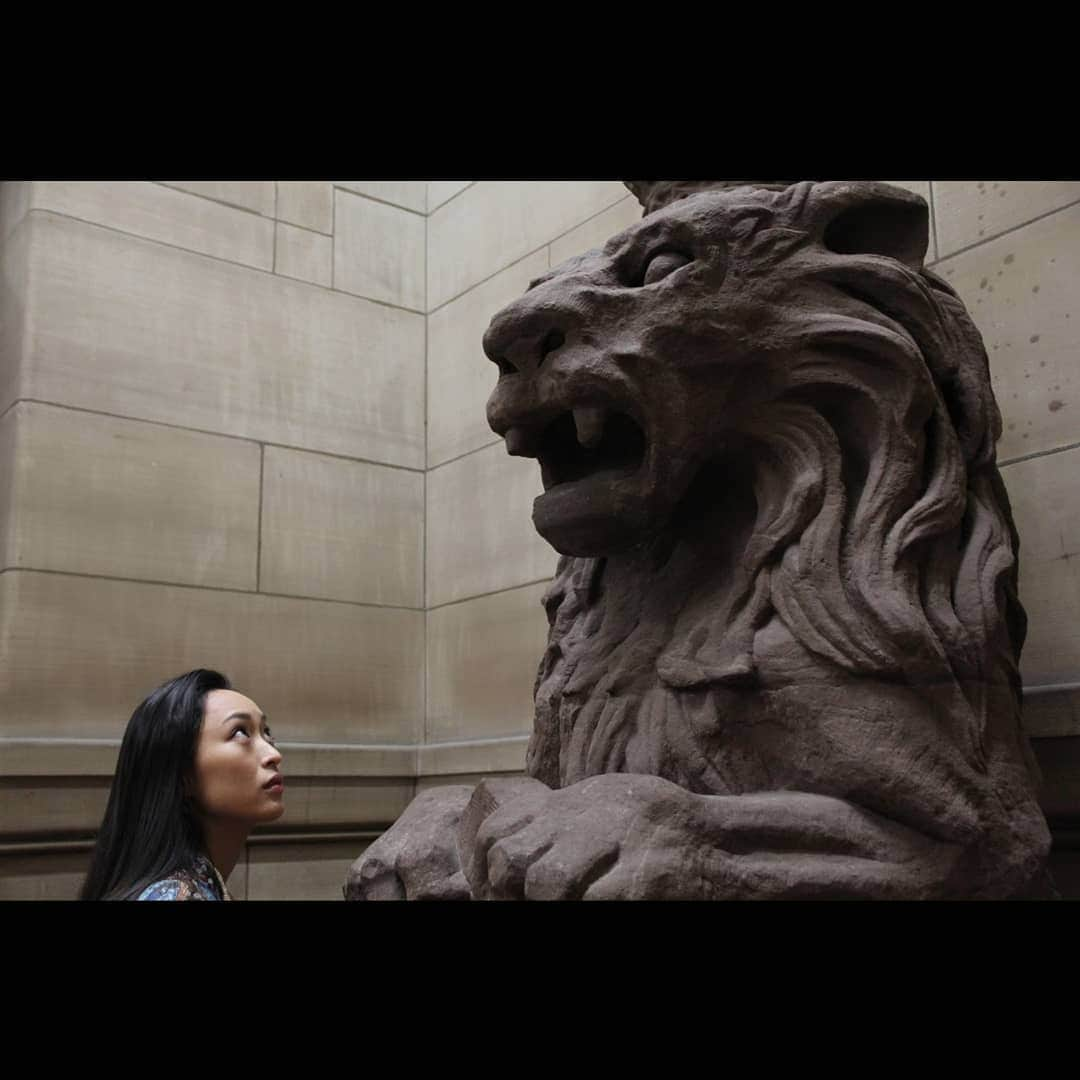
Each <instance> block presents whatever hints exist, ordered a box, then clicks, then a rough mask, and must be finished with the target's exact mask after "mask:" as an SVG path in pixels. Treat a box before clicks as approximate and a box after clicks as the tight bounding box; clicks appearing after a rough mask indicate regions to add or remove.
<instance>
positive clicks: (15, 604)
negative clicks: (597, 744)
mask: <svg viewBox="0 0 1080 1080" xmlns="http://www.w3.org/2000/svg"><path fill="white" fill-rule="evenodd" d="M905 186H907V187H910V188H911V189H912V190H915V191H918V192H919V193H920V194H922V195H923V196H924V197H926V198H927V199H928V200H929V201H930V203H931V206H932V214H933V216H932V224H933V236H932V241H931V252H930V259H931V260H932V261H933V264H934V265H935V267H936V269H937V270H938V272H939V273H941V274H942V275H944V276H945V277H946V279H947V280H949V281H950V282H952V283H953V285H954V286H955V287H956V288H957V289H958V290H959V292H960V293H961V295H962V296H963V298H964V299H965V301H966V302H967V304H968V305H969V308H970V310H971V311H972V313H973V315H974V317H975V320H976V322H977V324H978V326H979V328H980V330H981V331H982V333H983V335H984V337H985V339H986V343H987V349H988V351H989V354H990V359H991V366H992V372H993V376H994V382H995V387H996V391H997V394H998V399H999V402H1000V404H1001V407H1002V411H1003V413H1004V419H1005V433H1004V436H1003V439H1002V441H1001V444H1000V446H999V457H1000V460H1001V461H1002V462H1003V463H1004V467H1003V475H1004V476H1005V479H1006V482H1007V484H1008V486H1009V490H1010V493H1011V496H1012V498H1013V501H1014V509H1015V512H1016V517H1017V522H1018V526H1019V528H1020V533H1021V538H1022V545H1023V547H1022V567H1023V569H1022V574H1021V589H1022V593H1021V595H1022V599H1023V600H1024V603H1025V604H1026V606H1027V608H1028V612H1029V616H1030V618H1031V630H1030V635H1029V643H1028V647H1027V649H1026V650H1025V654H1024V665H1023V670H1024V675H1025V680H1026V682H1027V684H1028V697H1027V701H1026V722H1027V724H1028V727H1029V729H1030V731H1031V733H1032V734H1033V735H1034V736H1036V737H1037V739H1036V747H1037V750H1038V752H1039V755H1040V759H1041V761H1042V762H1043V766H1044V770H1045V771H1046V773H1047V779H1048V800H1049V801H1048V804H1047V807H1048V810H1049V811H1050V812H1051V814H1052V815H1057V817H1059V818H1060V819H1061V820H1062V821H1067V819H1068V818H1069V816H1070V815H1072V816H1076V815H1077V814H1080V797H1078V796H1077V781H1078V778H1080V750H1078V749H1077V747H1078V744H1080V695H1078V693H1077V690H1076V687H1077V686H1078V685H1080V620H1078V619H1077V615H1076V613H1077V611H1080V571H1078V570H1077V566H1078V565H1080V559H1078V558H1077V556H1080V494H1078V489H1077V486H1076V483H1075V481H1072V482H1071V483H1070V480H1071V479H1072V477H1074V476H1075V475H1077V469H1078V454H1080V393H1078V391H1080V375H1078V371H1080V367H1078V364H1077V350H1078V343H1080V331H1078V326H1080V323H1078V320H1080V311H1078V305H1077V300H1076V298H1077V296H1078V295H1080V183H1077V182H1039V181H997V182H995V181H913V182H905ZM639 217H640V208H639V207H638V206H637V204H636V202H635V201H634V200H633V198H632V197H630V196H629V195H627V193H626V190H625V188H623V187H622V186H621V184H619V183H618V182H616V181H588V182H586V181H572V182H570V181H475V182H467V181H431V182H426V183H425V182H423V181H365V182H360V181H304V182H288V181H277V182H274V181H266V182H255V181H215V182H211V181H202V182H197V183H194V182H182V183H181V182H165V183H116V182H113V183H70V182H62V183H61V182H35V183H33V184H23V183H15V184H13V183H6V184H3V185H2V186H0V242H2V244H3V250H2V260H3V271H2V274H3V276H2V282H3V292H2V293H0V556H2V557H3V563H2V568H0V569H2V572H0V807H2V811H0V821H2V822H3V825H2V830H3V835H2V836H0V896H33V895H47V896H66V895H72V893H73V891H74V889H75V888H76V886H77V882H78V880H79V876H80V874H81V872H82V867H83V866H84V865H85V850H86V842H87V839H88V837H89V836H90V835H91V833H92V830H93V829H94V827H96V825H97V824H98V822H99V821H100V815H101V812H102V809H103V807H104V800H105V797H106V795H107V791H108V782H109V776H110V775H111V771H112V766H113V763H114V761H115V751H116V745H117V741H118V739H119V735H120V732H121V731H122V730H123V726H124V723H125V722H126V719H127V716H128V714H129V713H130V711H131V708H132V707H133V706H134V704H135V703H136V702H137V701H138V700H139V699H140V698H141V697H142V696H143V695H144V694H145V693H146V692H147V691H148V690H149V689H150V688H151V687H152V686H154V685H156V684H157V683H158V682H160V681H161V680H162V679H163V678H165V677H167V676H168V675H171V674H175V673H177V672H179V671H182V670H185V669H186V668H189V667H193V666H196V665H199V664H204V665H208V666H215V667H220V668H221V669H222V670H224V671H226V672H227V673H228V674H229V675H230V676H231V677H232V678H233V679H234V681H235V683H236V685H237V686H238V688H240V689H243V690H246V691H247V692H249V693H251V694H252V695H253V696H254V697H255V698H256V699H257V700H258V701H260V703H261V704H262V705H263V706H264V708H266V709H267V712H268V713H269V714H270V716H271V720H272V722H273V723H274V724H275V727H276V728H277V730H278V732H279V734H282V735H283V737H284V740H285V771H286V773H287V775H288V777H289V787H288V790H287V793H286V803H287V811H286V814H285V816H284V817H283V818H282V820H281V822H280V823H279V824H278V825H277V826H275V827H274V828H273V829H268V830H265V831H262V832H260V833H258V834H256V836H255V837H253V840H252V843H251V845H250V848H249V853H248V858H247V859H246V861H245V862H244V863H243V864H242V865H241V866H240V867H239V868H238V869H237V872H236V874H234V876H233V879H232V881H231V883H230V884H231V886H232V888H233V889H234V891H235V892H237V893H238V895H247V896H250V897H252V898H257V897H277V896H282V897H284V896H289V897H293V896H295V897H301V896H312V897H316V896H318V897H323V896H325V897H328V898H329V897H334V896H337V895H339V888H340V883H341V881H342V879H343V877H344V869H345V867H346V866H347V864H348V863H349V862H350V861H351V860H352V859H353V858H354V857H355V856H356V855H357V854H359V853H360V851H361V850H362V848H363V845H364V843H365V842H366V840H367V838H368V837H370V836H371V835H372V834H374V833H377V832H378V830H380V829H381V828H383V827H384V826H385V825H386V824H388V823H389V822H390V821H392V820H393V818H394V817H395V816H396V814H397V813H399V812H400V810H401V809H402V808H403V807H404V805H405V804H406V803H407V802H408V800H409V799H410V798H411V796H412V794H413V793H414V791H415V790H416V787H417V786H418V785H419V786H426V785H430V784H435V783H446V782H453V781H454V780H456V779H458V778H467V777H471V776H474V775H476V774H479V773H484V772H492V771H517V770H520V769H521V767H522V763H523V760H524V749H525V743H526V740H527V735H528V731H529V730H530V727H531V722H532V707H531V691H532V684H533V678H534V675H535V670H536V664H537V661H538V659H539V656H540V653H541V650H542V648H543V642H544V638H545V634H546V621H545V619H544V615H543V611H542V609H541V608H540V606H539V598H540V595H541V594H542V592H543V590H544V587H545V584H546V582H547V580H548V579H549V578H550V576H551V574H552V572H553V570H554V566H555V561H556V555H555V553H554V552H553V551H551V549H550V548H549V547H547V545H546V544H545V543H544V542H543V541H542V540H541V539H540V538H539V537H538V536H537V535H536V533H535V532H534V531H533V529H532V526H531V523H530V511H531V502H532V499H533V497H534V496H535V495H536V494H537V493H538V492H539V490H540V485H539V475H538V469H537V467H536V464H535V462H531V461H526V460H522V459H518V458H510V457H508V456H507V455H506V453H505V450H504V449H503V447H502V446H501V444H500V443H499V442H498V440H497V439H496V437H495V436H494V435H493V434H492V433H491V431H490V430H489V429H488V427H487V424H486V420H485V418H484V403H485V400H486V398H487V395H488V393H489V392H490V390H491V387H492V386H493V385H494V376H495V371H494V368H493V366H492V365H491V364H490V363H489V362H488V361H487V360H486V358H485V357H484V355H483V352H482V349H481V347H480V338H481V335H482V333H483V331H484V329H485V327H486V326H487V323H488V321H489V319H490V318H491V315H492V314H493V313H494V312H495V311H496V310H498V309H499V308H500V307H501V306H502V305H503V304H504V303H506V302H507V301H509V300H510V299H512V298H514V297H515V296H517V295H519V294H520V293H521V292H522V291H523V290H524V289H525V288H526V286H527V284H528V282H529V280H530V279H531V278H533V277H536V276H537V275H538V274H540V273H542V272H544V271H545V270H547V269H548V268H549V267H551V266H555V265H557V264H558V263H559V262H561V261H562V260H563V259H565V258H567V257H569V256H570V255H572V254H575V253H577V252H580V251H583V250H586V249H587V248H589V247H593V246H596V245H598V244H600V243H602V242H603V241H604V240H606V239H607V238H608V237H609V236H611V235H612V234H613V233H615V232H617V231H619V230H620V229H622V228H624V227H625V226H626V225H629V224H631V223H632V222H633V221H635V220H637V219H638V218H639ZM1055 800H1056V802H1055ZM1069 858H1071V855H1069V854H1068V853H1067V852H1065V853H1063V854H1062V856H1061V859H1063V860H1064V862H1061V865H1060V868H1059V874H1060V873H1061V872H1065V873H1066V874H1068V873H1070V872H1072V871H1071V870H1070V869H1069V866H1070V865H1071V864H1069V863H1068V860H1069ZM1059 861H1060V860H1059Z"/></svg>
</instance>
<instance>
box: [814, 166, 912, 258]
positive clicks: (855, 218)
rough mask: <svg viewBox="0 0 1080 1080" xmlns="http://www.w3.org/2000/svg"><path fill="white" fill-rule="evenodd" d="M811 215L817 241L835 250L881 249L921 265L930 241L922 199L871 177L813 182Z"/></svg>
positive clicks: (864, 252) (871, 252) (870, 252)
mask: <svg viewBox="0 0 1080 1080" xmlns="http://www.w3.org/2000/svg"><path fill="white" fill-rule="evenodd" d="M810 198H811V208H810V209H811V215H812V219H813V220H814V222H815V225H816V231H817V233H818V235H819V236H820V238H821V242H822V244H823V245H824V246H825V247H826V248H827V249H828V250H829V251H834V252H836V253H837V254H838V255H884V256H886V257H888V258H890V259H896V260H897V261H898V262H902V263H904V265H906V266H909V267H911V269H913V270H921V269H922V266H923V261H924V260H925V259H926V249H927V246H928V245H929V243H930V209H929V207H928V206H927V205H926V200H925V199H923V198H922V197H921V196H919V195H915V194H913V193H912V192H910V191H906V190H905V189H903V188H897V187H893V186H892V185H891V184H884V183H881V182H880V181H876V180H858V181H853V180H839V181H830V182H825V183H821V184H817V185H815V186H814V188H813V191H812V194H811V197H810Z"/></svg>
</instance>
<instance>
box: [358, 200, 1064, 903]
mask: <svg viewBox="0 0 1080 1080" xmlns="http://www.w3.org/2000/svg"><path fill="white" fill-rule="evenodd" d="M629 186H631V187H632V188H633V189H634V190H635V192H636V193H637V194H638V196H639V198H640V199H641V201H642V203H643V205H644V206H645V207H646V211H647V212H646V215H645V217H644V218H643V219H642V220H641V221H640V222H639V223H638V224H636V225H634V226H632V227H631V228H629V229H627V230H626V231H624V232H622V233H621V234H619V235H618V236H616V237H614V238H613V239H612V240H610V241H609V242H608V243H607V244H606V245H605V246H604V247H603V248H602V249H600V250H596V251H590V252H588V253H586V254H584V255H581V256H579V257H576V258H573V259H570V260H569V261H568V262H566V263H564V264H563V265H561V266H559V267H557V268H556V269H554V270H552V271H551V272H550V273H548V274H545V275H544V276H543V277H541V278H540V279H539V280H537V281H535V282H533V283H532V285H531V286H530V288H529V290H528V292H527V293H526V294H525V295H524V296H523V297H522V298H521V299H520V300H518V301H517V302H515V303H513V304H511V305H510V306H509V307H507V308H505V309H504V310H503V311H501V312H500V313H499V314H498V315H496V316H495V318H494V319H493V320H492V323H491V326H490V328H489V329H488V331H487V333H486V335H485V339H484V348H485V351H486V352H487V354H488V355H489V357H490V358H491V359H492V360H493V361H494V362H495V363H496V364H497V365H498V368H499V372H500V374H499V379H498V384H497V386H496V388H495V390H494V392H493V393H492V395H491V398H490V400H489V402H488V418H489V421H490V423H491V427H492V428H493V430H495V431H496V432H497V433H499V434H500V435H502V436H503V437H504V439H505V442H506V446H507V449H508V451H509V452H510V453H511V454H520V455H527V456H533V457H536V458H538V459H539V463H540V468H541V470H542V474H543V482H544V489H545V492H544V494H543V495H541V496H540V497H539V498H538V499H537V500H536V503H535V506H534V514H533V518H534V522H535V525H536V528H537V529H538V530H539V532H540V533H541V535H543V536H544V537H545V538H546V539H547V540H548V541H549V542H550V543H551V544H552V545H553V546H554V547H555V548H556V549H558V551H559V552H561V553H562V555H563V557H562V559H561V561H560V563H559V567H558V571H557V574H556V577H555V579H554V581H553V583H552V585H551V587H550V589H549V590H548V592H547V595H546V597H545V601H544V603H545V607H546V609H547V615H548V619H549V623H550V634H549V638H548V645H547V649H546V652H545V653H544V656H543V658H542V660H541V663H540V670H539V673H538V676H537V680H536V688H535V701H536V717H535V730H534V733H533V736H532V739H531V742H530V744H529V749H528V756H527V776H525V777H522V778H517V779H503V780H488V781H485V782H484V783H482V784H481V785H479V786H478V787H475V788H474V787H472V786H456V787H449V788H442V789H435V790H432V791H427V792H425V793H424V794H422V795H421V796H420V797H419V798H417V799H416V800H415V801H414V802H413V803H412V804H411V806H410V807H409V808H408V810H407V811H406V812H405V814H404V815H403V816H402V818H401V819H399V821H398V822H397V824H396V825H395V826H394V827H393V828H392V829H390V830H389V831H388V832H387V833H385V834H384V835H383V837H382V838H381V839H380V840H379V841H378V842H377V843H375V844H374V845H373V846H372V847H371V848H370V849H369V850H368V851H367V852H366V853H365V855H364V856H363V857H362V858H361V859H360V860H358V861H357V863H356V864H354V866H353V868H352V871H351V872H350V878H349V881H348V883H347V886H346V894H347V895H348V896H350V897H351V898H372V899H373V898H380V897H409V898H413V897H421V898H423V897H434V898H437V897H459V898H469V897H473V898H478V899H479V898H503V897H505V898H525V899H546V898H585V899H614V898H647V899H744V898H881V899H947V898H1016V897H1037V896H1051V895H1053V890H1052V886H1051V885H1050V882H1049V878H1048V876H1047V874H1046V870H1045V863H1046V857H1047V853H1048V849H1049V842H1050V841H1049V833H1048V830H1047V827H1046V822H1045V820H1044V818H1043V815H1042V813H1041V812H1040V809H1039V806H1038V803H1037V801H1036V794H1035V787H1036V768H1035V765H1034V762H1033V758H1032V756H1031V751H1030V748H1029V747H1028V745H1027V741H1026V739H1025V737H1024V735H1023V733H1022V730H1021V727H1020V678H1019V674H1018V669H1017V663H1018V659H1019V653H1020V649H1021V646H1022V644H1023V639H1024V634H1025V616H1024V613H1023V609H1022V608H1021V606H1020V603H1019V600H1018V597H1017V547H1018V542H1017V536H1016V531H1015V528H1014V526H1013V523H1012V519H1011V515H1010V510H1009V501H1008V498H1007V495H1006V492H1005V488H1004V486H1003V484H1002V481H1001V477H1000V475H999V473H998V469H997V466H996V463H995V450H994V445H995V442H996V440H997V438H998V436H999V434H1000V427H1001V421H1000V416H999V413H998V409H997V406H996V404H995V401H994V397H993V393H992V391H991V387H990V378H989V370H988V364H987V358H986V353H985V350H984V348H983V345H982V341H981V339H980V336H979V334H978V332H977V330H976V329H975V326H974V325H973V323H972V321H971V319H970V318H969V316H968V314H967V312H966V311H965V309H964V306H963V304H962V303H961V301H960V300H959V299H958V298H957V296H956V294H955V293H954V292H953V290H952V289H951V288H950V287H949V286H948V285H947V284H946V283H945V282H944V281H943V280H941V279H940V278H939V277H937V276H936V275H935V274H933V273H931V272H930V271H928V270H926V269H925V268H924V266H923V259H924V256H925V253H926V247H927V242H928V225H927V219H928V214H927V206H926V204H925V202H924V201H923V200H922V199H921V198H919V197H918V196H916V195H913V194H910V193H909V192H907V191H904V190H901V189H898V188H894V187H891V186H888V185H885V184H882V183H876V182H861V181H860V182H826V183H813V182H798V183H786V182H775V183H773V182H769V183H760V184H758V183H754V182H748V181H743V182H737V183H736V186H729V185H725V184H724V182H716V183H715V184H709V183H699V184H696V185H695V184H694V183H693V182H649V181H635V182H630V184H629Z"/></svg>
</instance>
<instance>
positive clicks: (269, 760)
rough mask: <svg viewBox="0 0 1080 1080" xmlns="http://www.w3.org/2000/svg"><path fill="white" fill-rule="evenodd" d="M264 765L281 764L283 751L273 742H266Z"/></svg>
mask: <svg viewBox="0 0 1080 1080" xmlns="http://www.w3.org/2000/svg"><path fill="white" fill-rule="evenodd" d="M263 764H264V765H280V764H281V751H280V750H279V749H278V748H277V747H276V746H275V745H274V744H273V743H272V742H267V743H266V756H265V757H264V758H263Z"/></svg>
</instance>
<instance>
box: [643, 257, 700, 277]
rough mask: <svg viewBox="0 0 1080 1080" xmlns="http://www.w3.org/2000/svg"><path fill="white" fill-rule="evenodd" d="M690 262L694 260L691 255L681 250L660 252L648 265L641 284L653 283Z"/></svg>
mask: <svg viewBox="0 0 1080 1080" xmlns="http://www.w3.org/2000/svg"><path fill="white" fill-rule="evenodd" d="M689 262H693V260H692V259H691V258H690V256H689V255H684V254H683V253H682V252H681V251H661V252H658V253H657V254H656V255H654V256H653V257H652V258H651V259H650V260H649V262H648V264H647V265H646V267H645V275H644V279H643V280H642V282H641V284H642V285H652V284H654V283H655V282H657V281H660V280H662V279H663V278H666V277H667V276H668V274H671V273H673V272H674V271H676V270H678V269H679V267H680V266H686V264H687V263H689Z"/></svg>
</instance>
